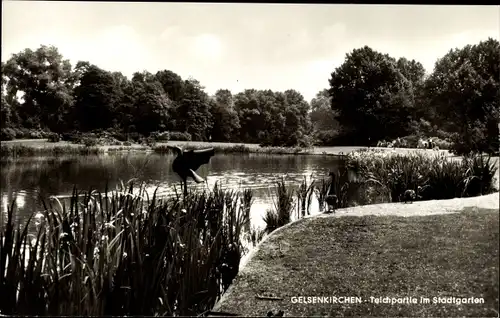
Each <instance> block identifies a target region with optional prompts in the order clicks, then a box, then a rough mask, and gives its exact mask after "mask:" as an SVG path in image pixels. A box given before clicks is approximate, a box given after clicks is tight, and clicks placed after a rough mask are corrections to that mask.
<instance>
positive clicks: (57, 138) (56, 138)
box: [47, 133, 61, 142]
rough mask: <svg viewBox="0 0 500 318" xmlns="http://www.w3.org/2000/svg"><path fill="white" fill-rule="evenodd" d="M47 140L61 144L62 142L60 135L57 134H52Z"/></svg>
mask: <svg viewBox="0 0 500 318" xmlns="http://www.w3.org/2000/svg"><path fill="white" fill-rule="evenodd" d="M47 139H48V141H49V142H59V141H61V136H59V134H57V133H51V134H50V135H49V136H48V137H47Z"/></svg>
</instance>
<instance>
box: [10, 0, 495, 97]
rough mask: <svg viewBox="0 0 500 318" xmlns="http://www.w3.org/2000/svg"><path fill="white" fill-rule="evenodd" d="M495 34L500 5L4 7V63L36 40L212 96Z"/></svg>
mask: <svg viewBox="0 0 500 318" xmlns="http://www.w3.org/2000/svg"><path fill="white" fill-rule="evenodd" d="M488 37H493V38H495V39H499V37H500V6H486V5H482V6H465V5H462V6H438V5H433V6H424V5H419V6H409V5H407V6H389V5H333V4H324V5H319V4H308V5H305V4H243V3H230V4H223V3H219V4H196V3H159V2H156V3H147V2H144V3H132V2H123V3H119V2H108V3H106V2H102V3H99V2H70V1H55V2H46V1H36V2H35V1H33V2H32V1H2V61H6V60H7V59H8V58H10V56H11V54H13V53H18V52H20V51H22V50H23V49H25V48H31V49H36V48H38V47H39V46H40V44H47V45H49V44H52V45H55V46H56V47H58V48H59V51H60V52H61V53H62V54H63V56H64V57H65V58H68V59H70V61H71V62H72V64H73V65H75V64H76V62H77V61H78V60H84V61H89V62H91V63H93V64H96V65H98V66H99V67H101V68H103V69H106V70H109V71H121V72H122V73H123V74H125V75H127V76H128V77H129V78H130V76H131V75H132V73H133V72H135V71H142V70H148V71H150V72H152V73H156V71H158V70H162V69H168V70H171V71H173V72H176V73H177V74H179V75H180V76H181V77H182V78H183V79H187V78H188V77H189V76H193V77H194V78H196V79H197V80H199V81H200V82H201V84H202V85H204V86H205V87H206V91H207V92H208V93H210V94H213V93H214V92H215V91H216V90H217V89H219V88H225V89H229V90H231V91H232V92H233V94H235V93H238V92H240V91H242V90H243V89H246V88H256V89H272V90H280V91H282V90H286V89H289V88H293V89H296V90H298V91H300V92H301V93H302V94H303V95H304V96H305V98H306V99H307V100H310V99H311V98H313V97H314V95H315V94H316V93H317V92H318V91H320V90H321V89H323V88H326V87H328V79H329V77H330V73H331V72H332V71H333V70H334V68H335V67H337V66H339V65H340V64H341V63H342V62H343V60H344V58H345V54H346V53H348V52H350V51H352V50H353V49H354V48H359V47H362V46H364V45H368V46H370V47H372V48H373V49H376V50H378V51H380V52H382V53H388V54H390V55H391V56H393V57H395V58H399V57H401V56H404V57H406V58H408V59H415V60H417V61H419V62H421V63H422V64H423V65H424V67H425V68H426V70H427V72H431V71H432V68H433V66H434V62H435V61H436V59H437V58H439V57H441V56H443V55H444V54H445V53H446V52H448V51H449V50H450V49H451V48H455V47H463V46H464V45H467V44H476V43H478V42H479V41H481V40H486V39H487V38H488Z"/></svg>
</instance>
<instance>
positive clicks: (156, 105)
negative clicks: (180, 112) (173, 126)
mask: <svg viewBox="0 0 500 318" xmlns="http://www.w3.org/2000/svg"><path fill="white" fill-rule="evenodd" d="M143 75H146V76H144V77H142V80H143V81H142V82H140V81H139V80H138V79H137V78H135V79H133V80H132V81H133V84H134V89H135V92H134V93H135V94H134V98H135V100H134V105H135V107H134V111H133V112H132V114H134V115H135V116H134V120H133V124H134V125H135V127H136V129H137V132H139V133H141V134H149V133H151V132H153V131H159V130H165V128H166V125H167V122H168V120H169V112H170V109H171V108H172V101H171V100H170V99H169V98H168V96H167V94H165V92H164V90H163V87H162V85H161V83H160V82H159V81H157V80H156V78H155V77H153V76H151V77H149V76H148V74H143Z"/></svg>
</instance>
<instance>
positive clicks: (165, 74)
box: [155, 70, 184, 102]
mask: <svg viewBox="0 0 500 318" xmlns="http://www.w3.org/2000/svg"><path fill="white" fill-rule="evenodd" d="M155 77H156V79H157V80H158V81H159V82H160V83H161V85H162V87H163V90H164V91H165V93H166V94H167V95H168V97H169V99H170V100H172V101H175V102H178V101H180V100H181V99H182V96H183V91H184V81H183V80H182V78H181V77H180V76H179V75H177V74H176V73H174V72H172V71H169V70H163V71H159V72H157V73H156V74H155Z"/></svg>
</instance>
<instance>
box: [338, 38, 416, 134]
mask: <svg viewBox="0 0 500 318" xmlns="http://www.w3.org/2000/svg"><path fill="white" fill-rule="evenodd" d="M329 82H330V89H329V93H330V96H331V98H332V101H331V102H332V109H333V110H335V111H337V112H338V117H337V120H339V121H340V122H341V123H342V125H343V126H345V127H346V128H347V131H348V133H349V134H350V138H351V139H350V140H351V142H353V143H363V144H366V143H368V142H369V141H370V140H371V141H375V140H379V139H383V138H391V137H397V136H399V135H401V134H406V133H407V131H408V123H409V121H410V120H411V113H412V112H413V109H412V108H413V107H414V95H413V90H412V87H411V83H410V81H409V80H407V79H406V78H405V76H404V75H403V74H402V73H401V71H400V70H399V69H398V67H397V65H396V61H395V60H394V59H393V58H391V57H389V56H388V55H387V54H385V55H384V54H381V53H379V52H376V51H374V50H372V49H371V48H369V47H367V46H365V47H363V48H360V49H355V50H353V51H352V52H351V53H350V54H347V55H346V60H345V62H344V63H343V64H342V65H341V66H340V67H338V68H337V69H336V70H335V71H334V72H333V73H332V74H331V79H330V80H329Z"/></svg>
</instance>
